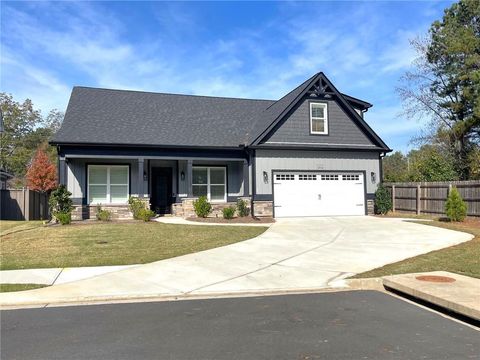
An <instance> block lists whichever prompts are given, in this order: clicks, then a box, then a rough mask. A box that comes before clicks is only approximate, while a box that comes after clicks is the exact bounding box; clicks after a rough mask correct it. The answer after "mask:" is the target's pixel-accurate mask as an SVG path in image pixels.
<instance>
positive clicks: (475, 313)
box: [383, 271, 480, 321]
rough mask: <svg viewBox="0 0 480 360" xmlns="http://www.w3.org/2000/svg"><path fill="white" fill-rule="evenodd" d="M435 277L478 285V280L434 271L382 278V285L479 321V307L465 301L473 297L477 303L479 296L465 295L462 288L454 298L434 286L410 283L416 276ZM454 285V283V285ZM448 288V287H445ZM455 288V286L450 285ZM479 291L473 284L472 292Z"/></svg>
mask: <svg viewBox="0 0 480 360" xmlns="http://www.w3.org/2000/svg"><path fill="white" fill-rule="evenodd" d="M430 274H431V275H437V276H449V277H452V278H456V279H461V280H463V279H464V278H467V279H469V281H473V282H475V283H478V284H480V280H478V279H473V278H468V277H466V276H461V275H457V274H452V273H448V272H444V271H435V272H429V273H417V274H404V275H394V276H386V277H383V285H384V286H385V287H386V288H387V289H392V290H394V291H398V292H400V293H403V294H406V295H409V296H412V297H414V298H417V299H419V300H421V301H424V302H427V303H431V304H433V305H436V306H439V307H441V308H444V309H446V310H449V311H452V312H455V313H457V314H460V315H463V316H466V317H468V318H471V319H474V320H477V321H480V306H479V305H477V306H474V303H472V304H471V305H470V304H469V301H466V300H465V298H467V297H473V298H476V299H477V301H478V299H480V296H478V297H477V295H475V294H473V296H472V293H470V294H468V295H467V294H466V293H465V291H463V289H462V288H460V289H459V290H458V291H456V292H455V293H454V296H452V295H447V291H442V290H439V289H438V285H437V287H435V286H434V285H431V286H429V284H423V283H420V282H418V283H419V284H418V285H417V284H415V283H412V278H415V276H418V275H430ZM454 284H455V283H454ZM446 286H448V285H446ZM450 286H455V285H450ZM478 289H480V286H478V287H477V288H475V284H474V285H473V288H472V290H473V291H475V290H476V291H477V292H479V293H480V291H479V290H478Z"/></svg>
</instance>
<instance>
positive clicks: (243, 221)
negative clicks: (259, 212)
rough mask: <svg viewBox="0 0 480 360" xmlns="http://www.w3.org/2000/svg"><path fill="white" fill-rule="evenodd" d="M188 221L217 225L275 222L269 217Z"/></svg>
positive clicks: (193, 219)
mask: <svg viewBox="0 0 480 360" xmlns="http://www.w3.org/2000/svg"><path fill="white" fill-rule="evenodd" d="M187 220H189V221H196V222H204V223H217V224H271V223H274V222H275V220H274V219H273V218H268V217H267V218H263V217H262V218H258V217H251V216H246V217H236V218H233V219H230V220H227V219H224V218H221V217H208V218H197V217H190V218H188V219H187Z"/></svg>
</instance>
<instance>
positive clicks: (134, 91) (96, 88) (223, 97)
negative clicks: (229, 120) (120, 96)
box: [73, 85, 277, 103]
mask: <svg viewBox="0 0 480 360" xmlns="http://www.w3.org/2000/svg"><path fill="white" fill-rule="evenodd" d="M73 88H74V89H75V88H82V89H93V90H104V91H116V92H132V93H143V94H154V95H170V96H187V97H202V98H208V99H227V100H247V101H268V102H273V103H275V102H276V101H277V100H274V99H252V98H240V97H227V96H213V95H196V94H178V93H167V92H155V91H145V90H130V89H110V88H102V87H93V86H82V85H76V86H74V87H73Z"/></svg>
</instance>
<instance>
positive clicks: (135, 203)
mask: <svg viewBox="0 0 480 360" xmlns="http://www.w3.org/2000/svg"><path fill="white" fill-rule="evenodd" d="M128 205H129V208H130V211H131V212H132V214H133V218H134V219H135V220H143V219H144V216H145V214H143V213H142V214H140V213H141V212H143V210H148V209H147V204H146V203H145V202H144V201H142V200H140V199H139V198H136V197H133V196H130V197H129V198H128ZM152 216H153V215H152ZM152 216H151V217H152ZM147 221H148V220H147Z"/></svg>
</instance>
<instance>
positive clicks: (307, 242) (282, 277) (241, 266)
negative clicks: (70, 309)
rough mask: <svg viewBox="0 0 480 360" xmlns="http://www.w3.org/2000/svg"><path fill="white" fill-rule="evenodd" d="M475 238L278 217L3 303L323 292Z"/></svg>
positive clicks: (381, 222)
mask: <svg viewBox="0 0 480 360" xmlns="http://www.w3.org/2000/svg"><path fill="white" fill-rule="evenodd" d="M471 238H472V236H471V235H469V234H465V233H461V232H456V231H451V230H446V229H441V228H437V227H432V226H425V225H419V224H414V223H409V222H404V221H401V220H399V219H387V218H375V217H367V216H362V217H335V218H291V219H279V220H278V221H277V223H275V224H274V225H273V226H271V227H270V228H269V229H268V230H267V231H266V232H265V233H264V234H262V235H260V236H259V237H257V238H254V239H250V240H247V241H243V242H239V243H236V244H232V245H228V246H224V247H220V248H216V249H211V250H207V251H202V252H199V253H195V254H189V255H185V256H180V257H177V258H172V259H167V260H162V261H157V262H154V263H150V264H146V265H140V266H137V267H131V268H128V269H126V270H122V271H117V272H112V273H109V274H104V275H100V276H97V277H93V278H90V279H85V280H81V281H77V282H73V283H68V284H62V285H55V286H52V287H48V288H43V289H37V290H31V291H24V292H21V293H15V294H14V293H10V294H9V293H3V294H0V304H2V305H9V304H12V305H13V304H34V303H38V304H40V303H41V304H47V303H58V302H82V301H88V300H112V299H128V298H142V297H158V296H173V297H175V296H186V295H212V294H225V293H255V292H264V291H286V290H305V289H318V288H322V287H328V286H329V284H331V283H332V282H334V281H336V280H340V279H344V278H346V277H348V276H351V275H353V274H355V273H360V272H364V271H366V270H370V269H373V268H376V267H379V266H382V265H385V264H388V263H392V262H396V261H399V260H402V259H405V258H409V257H412V256H416V255H419V254H422V253H426V252H429V251H432V250H436V249H440V248H443V247H447V246H451V245H455V244H458V243H461V242H464V241H467V240H470V239H471Z"/></svg>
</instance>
